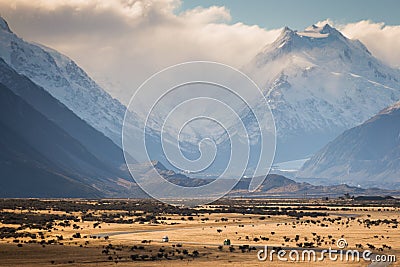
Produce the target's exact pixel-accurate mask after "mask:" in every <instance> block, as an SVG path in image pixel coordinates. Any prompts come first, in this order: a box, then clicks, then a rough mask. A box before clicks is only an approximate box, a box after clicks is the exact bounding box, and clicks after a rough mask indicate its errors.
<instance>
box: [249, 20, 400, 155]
mask: <svg viewBox="0 0 400 267" xmlns="http://www.w3.org/2000/svg"><path fill="white" fill-rule="evenodd" d="M243 70H244V71H245V72H246V73H247V74H249V76H250V77H251V78H253V79H255V81H256V82H257V83H258V84H259V85H260V86H261V87H262V89H263V91H264V92H265V95H266V96H267V98H268V102H269V104H270V106H271V109H272V112H273V114H274V117H275V122H276V127H277V133H278V143H277V160H278V161H279V160H292V159H298V158H305V157H306V156H308V155H310V154H312V153H314V152H315V151H316V150H318V149H320V148H321V147H322V146H324V145H325V144H326V143H327V142H328V141H330V140H332V139H333V138H334V137H336V136H337V135H338V134H340V133H341V132H343V131H344V130H346V129H349V128H351V127H354V126H356V125H358V124H360V123H362V122H363V121H365V120H366V119H368V118H370V117H371V116H373V115H374V114H376V113H377V112H378V111H379V110H381V109H383V108H384V107H387V106H388V105H390V104H392V103H394V102H395V101H397V100H399V99H400V71H399V70H397V69H393V68H390V67H389V66H386V65H385V64H384V63H382V62H381V61H379V60H378V59H376V58H375V57H374V56H373V55H372V54H371V53H370V52H369V51H368V49H367V48H366V47H365V46H364V45H363V44H362V43H361V42H360V41H358V40H350V39H348V38H346V37H345V36H343V35H342V34H341V33H340V32H339V31H338V30H336V29H335V28H332V27H330V26H329V25H325V26H323V27H317V26H315V25H313V26H311V27H309V28H307V29H305V30H304V31H303V32H297V31H293V30H291V29H289V28H285V29H284V30H283V31H282V33H281V35H280V36H279V37H278V39H277V40H276V41H275V42H273V43H272V44H269V45H267V46H266V47H265V48H264V49H263V50H262V51H261V52H260V53H259V54H257V55H256V56H255V57H254V58H253V60H251V62H249V64H247V65H246V66H245V67H244V68H243Z"/></svg>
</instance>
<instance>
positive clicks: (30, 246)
mask: <svg viewBox="0 0 400 267" xmlns="http://www.w3.org/2000/svg"><path fill="white" fill-rule="evenodd" d="M399 223H400V202H399V201H397V200H390V201H375V202H364V201H354V200H343V199H342V200H325V201H322V200H319V199H318V200H272V199H267V200H265V199H264V200H263V199H259V200H243V199H223V200H220V201H218V202H217V203H214V204H213V205H208V206H204V207H197V208H193V209H190V208H179V207H172V206H167V205H165V204H162V203H159V202H155V201H151V200H101V201H86V200H21V199H14V200H13V199H5V200H0V230H1V231H0V266H202V267H203V266H288V265H290V266H368V265H369V264H371V262H366V261H364V260H363V259H361V260H360V261H359V262H353V261H350V262H343V261H339V260H338V261H331V260H329V258H328V257H327V256H326V255H325V259H324V260H323V261H318V262H302V261H301V260H300V261H299V262H297V261H292V260H290V259H288V262H284V261H279V260H278V258H277V255H276V254H275V255H274V256H273V261H269V260H267V261H259V260H258V257H257V253H258V251H259V250H260V249H262V248H264V246H265V245H268V248H269V249H275V250H277V251H278V250H285V251H288V252H289V251H290V250H292V249H296V251H298V252H299V253H301V251H302V249H315V250H316V253H317V256H318V257H319V256H320V252H321V250H323V249H328V248H332V249H337V244H336V242H337V240H338V239H345V240H346V241H347V244H348V246H347V247H346V248H345V250H355V249H357V250H358V251H364V250H367V249H368V250H371V251H372V252H373V253H374V254H379V255H381V254H385V255H394V256H396V258H397V262H393V263H391V264H390V265H389V263H385V264H381V265H379V264H378V265H371V266H400V264H399V261H400V231H399V228H398V226H399V225H398V224H399ZM164 236H168V238H169V241H168V242H162V238H163V237H164ZM225 239H229V240H230V241H231V245H224V244H223V242H224V240H225ZM286 258H288V257H287V256H286Z"/></svg>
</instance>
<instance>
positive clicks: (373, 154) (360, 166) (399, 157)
mask: <svg viewBox="0 0 400 267" xmlns="http://www.w3.org/2000/svg"><path fill="white" fill-rule="evenodd" d="M298 176H299V177H304V178H325V179H329V180H330V181H331V182H332V183H339V182H345V183H347V184H350V185H361V186H362V187H381V188H387V189H400V102H398V103H397V104H395V105H393V106H391V107H389V108H386V109H384V110H383V111H381V112H380V113H379V114H377V115H376V116H374V117H373V118H371V119H369V120H368V121H366V122H365V123H363V124H362V125H360V126H357V127H355V128H352V129H350V130H348V131H345V132H344V133H343V134H341V135H340V136H339V137H337V138H336V139H335V140H334V141H332V142H331V143H329V144H328V145H327V146H325V147H324V148H323V149H322V150H320V151H319V152H318V153H317V154H315V155H314V156H313V157H312V158H311V159H310V160H309V161H308V162H306V163H305V164H304V166H303V168H302V169H301V170H300V172H299V173H298Z"/></svg>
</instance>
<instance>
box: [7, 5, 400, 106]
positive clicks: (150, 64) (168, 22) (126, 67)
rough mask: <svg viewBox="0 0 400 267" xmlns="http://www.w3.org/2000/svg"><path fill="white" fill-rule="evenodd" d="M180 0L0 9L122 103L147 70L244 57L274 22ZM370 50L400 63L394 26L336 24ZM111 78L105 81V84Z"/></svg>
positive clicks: (235, 62) (238, 62) (399, 31)
mask: <svg viewBox="0 0 400 267" xmlns="http://www.w3.org/2000/svg"><path fill="white" fill-rule="evenodd" d="M180 4H181V3H180V1H179V0H151V1H150V0H105V1H104V0H57V1H54V0H15V1H9V0H0V10H1V15H2V16H4V17H5V18H6V19H7V20H8V22H9V24H10V26H11V28H12V30H14V31H15V32H16V33H17V34H18V35H20V36H22V37H23V38H24V39H26V40H30V41H35V42H38V43H42V44H45V45H47V46H50V47H52V48H55V49H56V50H59V51H61V52H62V53H64V54H66V55H68V56H69V57H71V58H72V59H74V60H75V61H76V62H77V63H78V64H79V65H80V66H82V67H83V68H84V69H85V70H86V71H87V72H88V73H89V74H90V75H91V76H92V77H94V78H95V79H96V80H97V81H100V82H101V83H102V84H103V85H104V84H106V85H107V86H106V89H108V90H109V91H110V93H111V94H113V95H114V96H116V97H118V98H119V99H120V100H121V101H122V102H124V103H127V102H128V101H129V97H130V95H131V94H132V92H133V91H134V90H135V89H136V88H137V87H138V86H139V85H140V84H141V83H142V82H143V81H144V80H145V79H146V78H148V77H149V76H150V75H152V74H154V73H155V72H157V71H159V70H161V69H163V68H164V67H167V66H169V65H172V64H176V63H180V62H184V61H188V60H213V61H219V62H222V63H225V64H229V65H232V66H235V67H240V66H242V65H243V64H245V63H247V62H248V61H249V60H250V59H251V58H252V57H253V56H254V55H255V54H256V53H257V52H258V51H259V50H260V49H261V48H262V47H263V46H264V45H265V44H267V43H270V42H272V41H273V40H274V39H275V38H276V37H277V36H278V34H279V33H280V29H276V30H269V31H267V30H265V29H263V28H260V27H258V26H249V25H245V24H243V23H236V24H233V25H231V24H229V21H230V19H231V15H230V13H229V10H227V9H226V8H224V7H217V6H212V7H209V8H195V9H192V10H188V11H185V12H181V13H178V14H177V12H176V10H178V9H179V7H180ZM336 26H337V27H338V28H339V29H341V30H342V31H343V32H344V34H345V35H346V36H348V37H350V38H359V39H360V40H361V41H363V42H364V43H365V44H366V45H367V47H368V48H369V49H370V50H371V52H372V53H373V54H375V55H376V56H378V57H379V58H381V59H382V60H384V61H386V62H387V63H389V64H391V65H393V66H400V51H399V49H398V47H400V26H384V25H383V24H381V23H373V22H369V21H360V22H357V23H351V24H347V25H336ZM107 82H110V83H107Z"/></svg>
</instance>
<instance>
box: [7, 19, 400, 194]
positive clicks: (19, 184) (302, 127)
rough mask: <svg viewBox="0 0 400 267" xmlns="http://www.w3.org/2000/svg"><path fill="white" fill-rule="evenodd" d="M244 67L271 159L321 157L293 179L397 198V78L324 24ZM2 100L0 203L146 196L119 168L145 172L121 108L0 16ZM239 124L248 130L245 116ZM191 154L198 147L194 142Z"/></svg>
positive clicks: (276, 179)
mask: <svg viewBox="0 0 400 267" xmlns="http://www.w3.org/2000/svg"><path fill="white" fill-rule="evenodd" d="M242 69H243V71H244V72H245V73H247V74H248V75H249V76H250V77H252V78H254V79H255V80H256V82H257V83H258V84H259V85H261V88H262V90H263V93H264V95H265V97H266V98H267V100H268V103H269V105H270V107H271V110H272V113H273V114H274V117H275V123H276V127H277V133H278V136H277V152H276V160H277V161H286V160H292V159H302V158H305V157H309V156H312V155H313V154H314V153H316V152H317V151H319V152H317V153H316V154H315V155H314V156H312V157H311V159H310V160H309V161H308V162H307V163H306V164H305V165H304V166H303V168H302V170H301V171H300V172H299V173H298V175H299V177H302V178H320V179H321V181H322V179H323V180H324V181H325V180H326V181H328V182H327V184H338V183H344V182H345V183H347V184H349V185H352V186H358V185H361V186H362V187H374V186H378V187H385V188H388V189H391V188H399V178H398V177H399V174H400V171H399V166H400V162H399V161H398V158H400V154H399V151H400V146H399V135H398V133H399V128H398V125H400V124H399V119H398V117H399V113H400V111H399V104H395V105H393V104H394V103H395V102H396V101H398V100H399V99H400V71H399V70H397V69H393V68H391V67H389V66H387V65H385V64H384V63H382V62H381V61H379V60H378V59H376V58H375V57H374V56H373V55H372V54H371V53H370V52H369V51H368V49H367V48H366V47H365V46H364V45H363V44H362V43H361V42H359V41H357V40H350V39H348V38H346V37H345V36H344V35H342V34H341V33H340V32H339V31H338V30H336V29H334V28H332V27H330V26H329V25H325V26H323V27H317V26H315V25H313V26H311V27H309V28H307V29H305V30H304V31H302V32H297V31H293V30H291V29H289V28H285V29H284V30H283V31H282V34H281V35H280V36H279V37H278V39H277V40H276V41H275V42H273V43H272V44H268V45H267V46H265V47H264V48H263V49H262V50H261V51H260V53H258V54H257V55H255V57H254V58H253V59H252V60H250V61H249V63H248V64H247V65H246V66H244V67H243V68H242ZM0 94H1V98H0V102H1V103H0V105H1V107H0V109H1V114H0V128H1V132H0V134H1V140H0V142H1V143H0V148H1V150H0V151H1V152H0V169H1V175H0V185H1V187H0V196H2V197H61V196H62V197H139V196H145V194H144V193H143V192H142V191H141V190H140V188H139V187H138V186H137V185H136V184H135V183H134V181H133V180H132V179H131V177H130V174H129V172H128V168H127V166H126V163H125V160H127V161H128V163H129V164H132V166H133V167H134V168H137V169H140V170H142V169H143V175H146V168H149V167H151V166H147V165H146V164H144V165H142V163H138V162H136V160H135V159H134V158H132V157H130V156H129V155H127V154H125V155H124V153H123V151H122V148H121V147H122V144H121V131H122V124H123V118H124V115H125V112H126V107H125V106H123V105H122V104H121V103H120V102H119V101H118V100H116V99H114V98H113V97H111V96H110V95H109V94H108V93H107V92H106V91H105V90H104V89H102V88H101V87H100V86H99V85H98V84H97V83H96V82H95V81H94V80H92V79H91V78H90V77H89V75H88V74H86V73H85V71H84V70H83V69H82V68H80V67H79V66H78V65H77V64H76V63H75V62H74V61H72V60H71V59H69V58H68V57H66V56H64V55H62V54H61V53H59V52H57V51H55V50H53V49H51V48H48V47H45V46H43V45H40V44H35V43H30V42H27V41H24V40H23V39H22V38H20V37H18V36H17V35H16V34H14V33H13V32H12V31H11V30H10V27H9V26H8V24H7V22H6V21H5V20H4V19H2V18H1V17H0ZM391 105H392V106H391ZM388 106H390V108H387V109H384V108H386V107H388ZM382 109H384V110H383V111H381V112H380V113H379V114H378V112H379V111H380V110H382ZM376 114H378V115H376ZM129 115H132V116H135V114H129ZM240 115H241V118H242V119H244V122H245V123H246V122H247V121H246V119H247V116H248V113H243V114H240ZM374 115H376V116H375V117H373V116H374ZM371 117H372V119H369V118H371ZM138 120H140V118H138ZM363 122H364V123H363ZM396 123H397V124H396ZM249 124H250V123H249ZM360 124H361V125H360ZM358 125H360V126H358ZM133 126H134V125H133ZM247 126H250V127H249V128H250V129H251V128H252V127H251V125H247ZM353 127H355V128H353ZM349 129H350V130H349ZM382 129H385V130H382ZM199 130H202V129H201V127H200V128H199ZM203 130H204V129H203ZM150 132H151V129H150ZM343 132H344V133H343ZM195 135H196V134H195ZM199 136H201V135H199ZM337 136H339V137H337ZM158 137H159V136H157V134H155V135H152V136H151V138H152V139H151V142H153V144H158V143H157V142H159V141H157V140H155V139H156V138H158ZM335 137H337V138H336V139H335V140H334V141H332V140H333V139H334V138H335ZM139 138H140V137H139ZM220 138H225V137H224V136H220ZM329 141H332V142H331V143H329V144H328V145H326V144H327V143H328V142H329ZM221 143H222V144H224V145H226V144H225V141H224V140H222V141H221ZM191 145H193V146H195V147H197V148H198V144H197V143H195V144H194V143H193V144H191ZM256 145H257V144H255V145H254V146H256ZM325 145H326V146H325ZM324 146H325V147H324ZM154 147H155V146H154ZM182 147H184V146H182ZM226 147H228V146H226ZM321 148H322V150H321ZM149 149H150V150H153V151H149V154H150V155H151V156H152V157H154V158H152V159H153V160H156V163H154V164H155V165H154V167H155V168H156V169H157V170H158V171H159V172H160V173H161V174H162V175H163V176H164V177H166V178H167V179H168V180H170V181H171V182H173V183H177V184H180V185H183V186H196V185H202V184H205V183H208V182H209V181H210V180H207V179H192V178H190V177H187V176H186V175H183V174H180V173H177V172H175V171H171V170H168V169H167V168H165V167H164V166H168V165H167V164H168V162H166V159H165V157H164V156H163V155H162V153H160V151H158V150H157V149H153V148H152V147H151V146H150V147H149ZM223 151H224V152H223V153H226V154H223V155H222V156H221V155H219V157H220V158H222V159H223V160H221V162H223V161H224V160H225V161H226V159H227V158H229V149H225V150H223ZM124 156H125V157H124ZM158 161H160V162H158ZM151 164H153V163H151ZM130 167H131V166H130ZM168 167H169V166H168ZM149 179H151V177H149ZM248 181H249V180H246V179H245V178H244V179H242V180H241V182H240V183H239V184H238V187H237V188H236V189H235V192H238V191H241V192H242V191H243V188H244V187H243V186H245V185H246V183H247V182H248ZM272 184H274V186H272ZM329 188H330V189H329ZM346 188H347V187H346V186H344V185H340V186H335V187H332V186H329V187H318V186H313V185H310V184H307V183H298V182H295V181H293V180H290V179H287V178H285V177H283V176H279V175H275V176H269V179H267V181H266V182H265V183H264V184H263V185H262V186H261V187H260V189H259V191H256V194H258V193H260V194H272V193H273V192H280V193H283V192H284V191H287V192H292V193H293V194H294V195H296V194H303V193H304V192H312V191H314V192H320V194H323V193H324V192H325V193H327V192H329V190H332V191H333V192H339V191H340V190H345V189H346ZM348 188H351V189H349V190H350V191H351V192H359V193H360V192H364V193H365V192H367V191H362V190H361V189H357V188H358V187H348ZM346 190H347V189H346ZM360 190H361V191H360ZM371 192H376V191H371ZM385 192H386V191H385Z"/></svg>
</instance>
